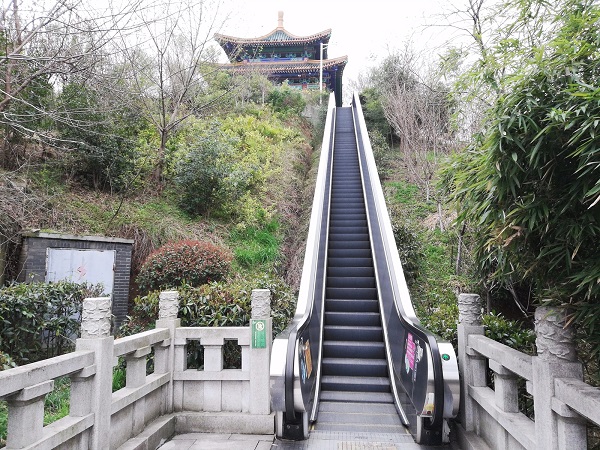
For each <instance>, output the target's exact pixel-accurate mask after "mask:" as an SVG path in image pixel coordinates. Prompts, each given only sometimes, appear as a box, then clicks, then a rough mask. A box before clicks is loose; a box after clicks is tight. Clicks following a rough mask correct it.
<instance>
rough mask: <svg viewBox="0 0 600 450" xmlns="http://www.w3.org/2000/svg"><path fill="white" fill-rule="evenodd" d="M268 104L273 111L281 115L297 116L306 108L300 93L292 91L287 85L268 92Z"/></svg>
mask: <svg viewBox="0 0 600 450" xmlns="http://www.w3.org/2000/svg"><path fill="white" fill-rule="evenodd" d="M268 102H269V103H270V104H271V106H273V110H274V111H276V112H279V113H282V114H294V115H297V116H299V115H300V114H302V111H304V108H305V107H306V100H304V97H303V96H302V92H301V91H297V90H294V89H292V88H290V87H289V86H288V85H285V84H284V85H281V86H278V87H277V88H275V89H273V90H272V91H271V92H269V97H268Z"/></svg>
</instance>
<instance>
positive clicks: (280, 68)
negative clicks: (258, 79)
mask: <svg viewBox="0 0 600 450" xmlns="http://www.w3.org/2000/svg"><path fill="white" fill-rule="evenodd" d="M347 62H348V57H347V56H341V57H339V58H332V59H324V60H323V70H327V69H331V68H332V67H335V66H338V68H340V69H342V70H343V68H344V67H345V66H346V63H347ZM220 66H221V67H223V68H224V69H227V70H231V71H234V72H241V73H245V72H259V73H278V72H288V73H289V72H291V73H305V72H315V71H317V72H318V71H319V69H320V61H319V60H314V59H309V60H306V61H265V62H240V63H233V64H220Z"/></svg>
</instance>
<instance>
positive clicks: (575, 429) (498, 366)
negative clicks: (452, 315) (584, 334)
mask: <svg viewBox="0 0 600 450" xmlns="http://www.w3.org/2000/svg"><path fill="white" fill-rule="evenodd" d="M459 315H460V317H459V325H458V346H459V368H460V371H461V383H462V392H461V395H462V398H461V411H460V415H459V420H460V424H458V426H457V427H456V428H457V431H458V433H457V434H458V438H459V444H460V447H461V448H462V449H464V450H469V449H477V450H480V449H486V448H491V449H494V450H497V449H510V450H513V449H514V450H517V449H530V450H533V449H542V450H563V449H569V450H584V449H587V434H586V423H587V422H591V423H595V424H596V425H600V389H598V388H595V387H592V386H590V385H588V384H586V383H584V382H583V381H582V379H583V372H582V367H581V364H580V363H579V362H577V360H576V356H575V348H574V345H573V340H572V336H571V334H570V333H572V330H571V329H570V328H569V327H567V326H565V322H564V315H563V314H562V313H559V312H557V311H554V310H552V309H551V308H545V307H544V308H542V307H540V308H538V310H537V311H536V316H535V318H536V336H537V339H536V344H537V349H538V354H537V355H536V356H529V355H526V354H524V353H521V352H519V351H517V350H514V349H511V348H510V347H507V346H506V345H503V344H500V343H498V342H496V341H493V340H492V339H489V338H487V337H485V336H484V329H483V326H482V324H481V305H480V303H479V296H477V295H473V294H461V295H460V296H459ZM488 370H490V371H491V373H492V374H493V382H494V383H493V384H494V388H493V389H492V388H490V387H488V383H487V373H488ZM519 379H521V380H523V381H524V384H525V386H526V391H527V392H528V393H529V394H531V395H532V396H533V401H534V416H535V421H534V420H531V419H529V418H528V417H527V416H525V415H524V414H522V413H521V412H519V408H518V389H517V387H518V383H519ZM523 381H522V382H521V383H523Z"/></svg>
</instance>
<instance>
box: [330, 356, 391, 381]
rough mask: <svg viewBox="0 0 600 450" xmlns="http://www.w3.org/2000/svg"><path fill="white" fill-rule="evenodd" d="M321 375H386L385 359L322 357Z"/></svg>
mask: <svg viewBox="0 0 600 450" xmlns="http://www.w3.org/2000/svg"><path fill="white" fill-rule="evenodd" d="M322 370H323V375H324V376H327V375H333V376H336V375H337V376H352V377H387V374H388V372H387V361H386V360H385V359H362V358H323V360H322Z"/></svg>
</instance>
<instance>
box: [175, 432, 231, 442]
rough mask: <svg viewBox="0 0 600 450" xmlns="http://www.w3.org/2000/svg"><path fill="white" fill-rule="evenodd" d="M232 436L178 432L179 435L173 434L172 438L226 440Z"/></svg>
mask: <svg viewBox="0 0 600 450" xmlns="http://www.w3.org/2000/svg"><path fill="white" fill-rule="evenodd" d="M230 437H231V434H221V433H184V434H177V435H175V436H173V437H172V438H171V440H177V439H186V440H189V439H193V440H197V439H202V440H208V439H210V440H211V441H226V440H227V439H229V438H230Z"/></svg>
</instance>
